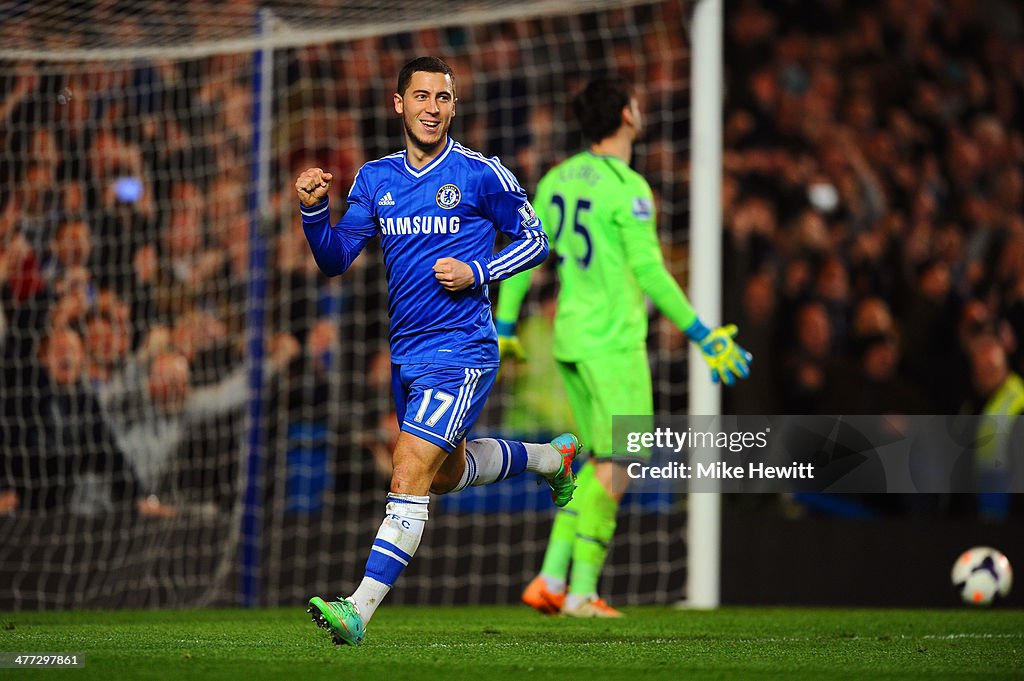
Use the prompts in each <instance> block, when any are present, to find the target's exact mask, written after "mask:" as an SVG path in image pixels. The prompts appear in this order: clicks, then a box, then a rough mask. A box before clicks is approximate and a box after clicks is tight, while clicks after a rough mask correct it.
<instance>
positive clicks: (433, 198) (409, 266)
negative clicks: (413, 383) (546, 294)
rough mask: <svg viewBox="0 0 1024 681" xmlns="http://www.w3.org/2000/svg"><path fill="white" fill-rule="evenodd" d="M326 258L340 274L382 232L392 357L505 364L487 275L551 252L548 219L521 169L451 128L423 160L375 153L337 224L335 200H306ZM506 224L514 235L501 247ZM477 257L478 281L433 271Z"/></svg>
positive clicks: (310, 236)
mask: <svg viewBox="0 0 1024 681" xmlns="http://www.w3.org/2000/svg"><path fill="white" fill-rule="evenodd" d="M300 210H301V213H302V223H303V228H304V229H305V232H306V239H307V240H308V241H309V245H310V249H311V250H312V252H313V257H314V258H315V259H316V262H317V265H319V267H320V269H321V270H322V271H323V272H324V273H325V274H327V275H328V276H334V275H337V274H341V273H342V272H344V271H345V270H346V269H348V267H349V265H351V264H352V261H353V260H355V258H356V256H358V255H359V253H360V251H362V249H363V247H364V246H365V245H366V242H367V241H368V240H369V239H370V238H371V237H373V236H376V235H378V234H379V235H380V242H381V248H382V250H383V252H384V264H385V270H386V272H387V282H388V315H389V316H390V318H391V361H392V362H394V363H395V364H412V363H416V362H433V363H439V364H448V365H454V366H464V367H487V366H497V365H498V343H497V334H496V333H495V331H494V322H493V321H492V319H491V305H490V301H489V299H488V296H487V282H489V281H498V280H501V279H506V278H508V277H510V276H512V275H513V274H516V273H517V272H522V271H523V270H527V269H530V268H531V267H535V266H536V265H539V264H540V263H542V262H543V261H544V259H545V258H546V257H547V254H548V242H547V237H546V236H545V234H544V230H543V228H542V227H541V223H540V220H539V219H538V218H537V216H536V214H535V213H534V212H533V207H532V206H530V202H529V201H528V200H527V196H526V192H524V191H523V188H522V187H520V186H519V183H518V182H517V181H516V178H515V177H514V176H513V175H512V173H511V172H509V171H508V169H506V168H505V167H504V166H502V165H501V163H500V162H499V161H498V159H497V158H486V157H484V156H482V155H481V154H479V153H477V152H475V151H472V150H470V149H467V148H466V147H464V146H462V145H461V144H459V143H458V142H456V141H455V140H453V139H451V138H449V140H448V144H447V146H446V147H445V149H444V151H442V152H441V153H440V154H439V155H438V156H437V158H435V159H434V160H433V161H431V162H430V163H429V164H428V165H426V166H424V167H423V168H420V169H419V170H417V169H415V168H413V167H412V166H411V165H409V163H408V161H407V160H406V154H405V152H404V151H401V152H398V153H395V154H391V155H389V156H385V157H383V158H380V159H377V160H376V161H370V162H369V163H366V164H365V165H364V166H363V167H362V168H360V170H359V172H358V173H357V174H356V179H355V181H354V182H353V183H352V189H351V190H350V191H349V194H348V211H347V212H346V213H345V215H344V217H342V218H341V220H340V221H338V223H337V224H336V225H334V226H333V227H332V226H331V219H330V205H329V202H328V201H327V200H326V199H325V200H324V201H323V202H322V203H320V204H318V205H316V206H302V205H300ZM498 230H500V231H501V232H503V233H504V234H505V235H507V236H508V237H509V239H511V243H510V244H509V245H508V246H506V247H505V248H503V249H502V250H500V251H498V252H497V253H495V252H494V246H495V238H496V236H497V231H498ZM445 257H448V258H456V259H458V260H461V261H462V262H464V263H467V264H469V266H470V268H471V269H472V270H473V275H474V283H473V285H472V286H471V287H469V288H468V289H464V290H462V291H457V292H454V293H453V292H450V291H447V290H445V289H444V288H443V287H442V286H441V284H440V283H438V281H437V280H436V279H435V278H434V270H433V267H434V262H435V261H436V260H437V259H438V258H445Z"/></svg>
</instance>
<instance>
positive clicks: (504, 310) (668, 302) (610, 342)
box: [496, 151, 697, 362]
mask: <svg viewBox="0 0 1024 681" xmlns="http://www.w3.org/2000/svg"><path fill="white" fill-rule="evenodd" d="M533 206H534V210H536V212H537V215H538V216H539V217H540V219H541V222H542V223H543V225H544V231H545V232H546V233H547V235H548V240H549V241H550V243H551V247H552V248H551V250H552V253H553V254H555V257H557V259H558V261H557V262H558V276H559V280H560V284H561V286H560V290H559V294H558V312H557V313H556V316H555V338H554V349H553V352H554V356H555V359H557V360H560V361H564V362H576V361H580V360H584V359H592V358H594V357H600V356H601V355H606V354H611V353H615V352H619V351H621V350H631V349H635V348H637V347H642V346H643V345H644V343H645V342H646V339H647V309H646V305H645V303H644V294H645V293H646V294H647V295H648V296H650V298H651V300H652V301H654V303H655V305H657V306H658V308H659V309H660V310H661V311H662V312H663V313H664V314H665V315H666V316H668V317H669V319H671V320H672V321H673V322H675V323H676V324H677V325H678V326H679V328H681V329H684V330H685V329H687V328H688V327H689V326H690V325H691V324H692V323H693V322H694V321H695V320H696V319H697V315H696V313H695V312H694V310H693V308H692V307H691V306H690V302H689V301H688V300H687V298H686V295H685V294H684V293H683V291H682V289H681V288H680V287H679V284H678V283H676V281H675V279H674V278H673V277H672V275H671V274H670V273H669V272H668V271H667V270H666V269H665V264H664V261H663V259H662V254H661V247H660V245H659V244H658V236H657V229H656V226H655V222H656V220H655V208H654V196H653V194H652V192H651V187H650V185H648V184H647V181H646V180H644V178H643V177H642V176H641V175H640V174H639V173H637V172H635V171H634V170H633V169H632V168H630V167H629V166H628V165H627V164H626V163H624V162H623V161H622V160H621V159H619V158H616V157H613V156H600V155H597V154H594V153H592V152H590V151H583V152H580V153H578V154H576V155H575V156H572V157H570V158H568V159H566V160H565V161H563V162H562V163H560V164H558V165H557V166H555V167H554V168H552V169H551V170H550V171H548V172H547V174H545V175H544V177H543V178H541V181H540V183H539V184H538V186H537V195H536V197H535V200H534V202H533ZM529 275H530V273H529V272H524V273H522V274H519V275H516V276H515V277H512V278H510V279H507V280H506V281H504V282H503V283H502V284H501V289H500V290H499V294H498V307H497V315H496V316H497V319H498V321H499V322H505V323H506V324H507V323H512V324H514V323H515V321H516V319H517V318H518V316H519V308H520V306H521V305H522V301H523V299H524V298H525V297H526V292H527V290H528V289H529V286H530V281H529Z"/></svg>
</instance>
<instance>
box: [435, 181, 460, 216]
mask: <svg viewBox="0 0 1024 681" xmlns="http://www.w3.org/2000/svg"><path fill="white" fill-rule="evenodd" d="M434 198H435V199H436V201H437V205H439V206H441V208H444V209H445V210H451V209H452V208H455V206H457V205H459V201H461V200H462V192H460V191H459V188H458V187H456V186H455V185H454V184H446V185H444V186H443V187H441V188H440V189H438V190H437V196H436V197H434Z"/></svg>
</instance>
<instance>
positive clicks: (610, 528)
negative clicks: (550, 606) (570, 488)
mask: <svg viewBox="0 0 1024 681" xmlns="http://www.w3.org/2000/svg"><path fill="white" fill-rule="evenodd" d="M576 508H577V511H578V512H579V518H578V520H577V522H576V542H575V544H573V552H572V574H571V575H570V577H569V593H570V594H578V595H581V596H587V595H590V594H596V593H597V581H598V579H600V577H601V568H603V567H604V560H605V558H606V557H607V556H608V545H609V544H610V543H611V540H612V535H614V534H615V516H616V513H617V512H618V510H619V502H617V501H616V500H615V499H613V498H612V497H611V496H609V495H608V492H607V491H605V489H604V487H603V486H602V485H601V483H600V482H598V480H597V479H596V478H594V479H593V482H592V483H591V484H589V485H587V489H586V492H585V493H584V494H583V495H581V496H580V505H579V506H577V507H576Z"/></svg>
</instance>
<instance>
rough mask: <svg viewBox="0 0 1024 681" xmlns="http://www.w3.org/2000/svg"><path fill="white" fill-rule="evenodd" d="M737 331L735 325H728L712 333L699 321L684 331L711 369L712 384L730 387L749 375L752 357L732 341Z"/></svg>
mask: <svg viewBox="0 0 1024 681" xmlns="http://www.w3.org/2000/svg"><path fill="white" fill-rule="evenodd" d="M737 330H738V329H737V328H736V325H735V324H729V325H728V326H720V327H718V328H717V329H715V330H714V331H712V330H711V329H709V328H708V327H706V326H704V323H703V322H701V321H700V320H699V319H697V320H695V321H694V322H693V324H691V325H690V327H689V328H688V329H686V335H687V336H689V337H690V339H691V340H693V341H694V342H695V343H697V345H699V346H700V351H701V353H702V354H703V355H704V361H705V362H707V363H708V367H710V369H711V381H712V382H713V383H716V384H717V383H724V384H726V385H732V384H733V383H735V382H736V380H737V379H739V378H746V377H747V376H749V375H750V362H751V361H752V360H753V359H754V357H753V355H751V354H750V353H749V352H747V351H746V350H744V349H743V348H742V347H740V346H739V345H737V344H736V341H734V340H733V338H735V337H736V332H737Z"/></svg>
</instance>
